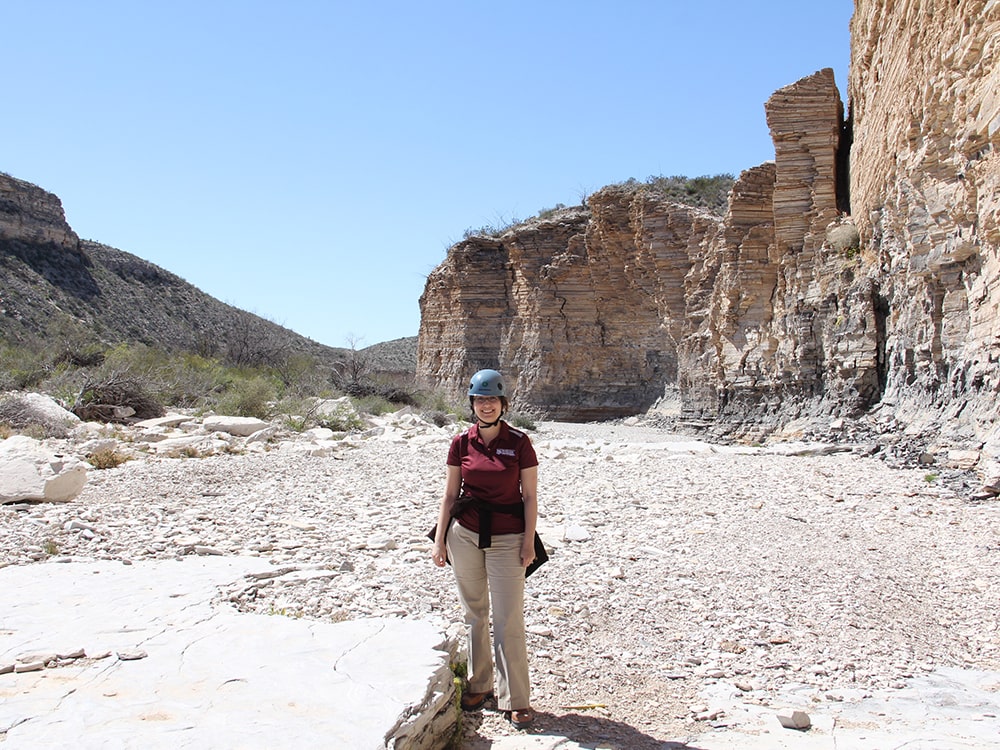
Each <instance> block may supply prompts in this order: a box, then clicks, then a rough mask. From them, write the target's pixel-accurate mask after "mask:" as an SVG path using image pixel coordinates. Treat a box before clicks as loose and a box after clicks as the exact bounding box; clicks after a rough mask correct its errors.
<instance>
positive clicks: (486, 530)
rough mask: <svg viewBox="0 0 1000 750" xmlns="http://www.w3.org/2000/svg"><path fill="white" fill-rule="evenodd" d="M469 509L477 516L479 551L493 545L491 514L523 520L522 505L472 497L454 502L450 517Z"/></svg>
mask: <svg viewBox="0 0 1000 750" xmlns="http://www.w3.org/2000/svg"><path fill="white" fill-rule="evenodd" d="M469 508H475V510H476V512H477V513H478V514H479V549H487V548H488V547H491V546H492V545H493V539H492V537H493V514H494V513H503V514H504V515H506V516H516V517H518V518H524V503H523V502H522V503H490V502H487V501H486V500H479V499H477V498H474V497H460V498H458V500H456V501H455V508H454V512H453V513H452V517H454V516H457V515H459V514H460V513H464V512H465V511H466V510H467V509H469Z"/></svg>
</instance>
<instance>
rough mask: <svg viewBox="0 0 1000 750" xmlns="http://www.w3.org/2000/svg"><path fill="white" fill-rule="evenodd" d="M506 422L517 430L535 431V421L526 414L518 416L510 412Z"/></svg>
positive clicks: (516, 413) (518, 414) (536, 426)
mask: <svg viewBox="0 0 1000 750" xmlns="http://www.w3.org/2000/svg"><path fill="white" fill-rule="evenodd" d="M507 421H508V422H510V423H511V424H512V425H514V427H517V428H518V429H519V430H537V429H538V425H537V424H535V420H534V419H533V418H532V417H531V416H530V415H528V414H520V413H518V412H515V411H512V412H511V413H510V414H508V415H507Z"/></svg>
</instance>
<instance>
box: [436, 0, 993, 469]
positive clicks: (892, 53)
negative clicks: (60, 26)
mask: <svg viewBox="0 0 1000 750" xmlns="http://www.w3.org/2000/svg"><path fill="white" fill-rule="evenodd" d="M997 39H1000V4H998V3H996V2H987V1H986V0H960V2H957V3H951V2H944V0H927V1H925V2H906V3H891V4H889V3H885V2H873V1H868V0H859V2H858V3H857V4H856V12H855V16H854V19H853V21H852V60H851V74H850V81H849V94H850V96H849V107H848V110H849V111H848V116H847V118H846V119H845V117H844V105H843V103H842V100H841V98H840V94H839V92H838V89H837V86H836V83H835V81H834V76H833V73H832V71H831V70H822V71H819V72H817V73H815V74H813V75H811V76H807V77H805V78H803V79H801V80H799V81H797V82H795V83H793V84H791V85H789V86H786V87H784V88H782V89H781V90H779V91H777V92H775V94H774V95H773V96H772V97H771V98H770V99H769V100H768V102H767V103H766V105H765V113H766V117H767V123H768V126H769V128H770V131H771V135H772V139H773V141H774V146H775V159H774V161H773V162H771V163H766V164H763V165H760V166H758V167H754V168H750V169H747V170H746V171H744V172H743V174H742V175H740V177H739V179H738V180H737V183H736V185H735V186H734V188H733V190H732V192H731V194H730V199H729V207H728V211H727V213H726V215H725V216H724V217H723V218H717V217H714V216H712V215H710V214H705V213H703V212H700V211H698V210H697V209H692V208H689V207H685V206H681V205H678V204H672V203H669V202H668V201H666V200H665V199H664V198H662V197H660V196H658V195H657V194H656V193H655V192H654V191H653V190H652V188H650V187H648V186H618V187H609V188H605V189H603V190H600V191H598V192H596V193H594V194H593V195H592V196H590V198H589V200H588V202H587V206H586V207H584V208H579V209H575V210H568V211H566V212H564V213H562V214H558V215H556V216H554V217H550V218H549V219H547V220H545V221H541V220H533V221H531V222H528V223H526V224H523V225H521V226H519V227H514V228H512V229H510V230H508V231H507V232H506V233H505V234H502V235H500V236H498V237H493V238H483V237H474V238H471V239H468V240H466V241H464V242H462V243H459V244H458V245H456V246H455V247H453V248H452V249H451V250H450V251H449V253H448V256H447V258H446V259H445V261H444V262H443V263H442V264H441V265H440V266H439V267H438V268H437V269H436V270H435V271H434V272H433V273H432V274H431V276H430V277H429V279H428V282H427V286H426V288H425V291H424V294H423V296H422V298H421V316H422V317H421V330H420V342H419V351H418V362H417V374H418V376H419V378H420V379H421V380H422V381H424V382H426V383H428V384H432V385H437V386H440V387H445V388H452V389H457V388H460V387H461V386H462V384H463V383H464V381H465V379H466V378H467V377H468V375H469V374H470V373H471V372H473V371H474V370H476V369H478V368H480V367H495V368H498V369H500V370H502V371H503V372H504V374H505V376H506V377H507V378H508V379H509V380H510V384H511V387H512V390H513V392H514V393H515V395H516V402H515V406H516V407H517V408H520V409H523V410H525V411H531V412H535V413H538V414H542V415H552V416H554V417H557V418H560V419H568V420H575V421H587V420H592V419H599V418H604V417H614V416H620V415H623V414H627V413H639V412H643V411H646V410H648V409H650V408H651V407H654V406H656V407H658V408H659V409H660V411H663V412H666V413H672V414H674V415H675V416H680V417H682V418H685V419H687V420H688V421H689V423H692V424H695V423H705V424H710V425H713V427H714V429H715V431H716V433H718V434H723V433H724V434H727V435H728V436H730V437H737V438H742V439H744V440H756V439H760V437H761V436H763V435H767V434H770V433H773V432H774V431H776V430H781V429H787V428H788V425H789V424H802V423H803V420H810V419H811V420H813V421H812V427H811V428H810V429H816V430H822V429H825V428H823V427H822V422H823V421H824V420H825V421H826V422H830V421H831V420H837V419H842V418H847V419H852V418H856V417H857V416H859V415H861V414H865V413H870V412H872V411H873V410H878V413H879V414H880V416H881V418H885V419H894V420H896V422H897V424H899V425H900V429H910V430H911V431H912V432H911V435H912V436H914V437H917V436H920V437H922V438H923V439H926V440H928V441H932V440H935V439H938V438H940V437H941V436H942V433H943V434H944V436H945V437H946V439H948V440H952V441H954V442H955V443H957V444H963V443H964V444H971V445H974V446H975V447H979V446H980V445H981V444H983V443H986V444H987V446H989V452H990V455H991V457H992V458H991V460H994V461H995V460H996V458H997V457H998V455H1000V436H998V432H997V430H998V427H997V422H996V416H997V415H996V409H995V404H996V401H997V398H998V395H1000V292H998V291H997V290H998V289H1000V283H998V281H1000V279H998V276H1000V252H998V248H1000V198H998V196H1000V177H998V175H1000V164H998V163H997V159H998V158H1000V156H998V153H1000V97H998V96H997V94H996V92H997V91H1000V64H998V60H997V55H998V54H1000V51H998V49H997V42H996V40H997ZM817 420H818V421H817ZM938 423H944V424H945V425H946V427H945V429H944V430H943V431H942V430H939V429H938V427H937V425H938Z"/></svg>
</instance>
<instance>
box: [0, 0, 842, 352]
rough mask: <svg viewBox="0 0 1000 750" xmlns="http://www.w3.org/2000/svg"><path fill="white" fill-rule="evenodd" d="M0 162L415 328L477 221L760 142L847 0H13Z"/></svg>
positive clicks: (196, 276)
mask: <svg viewBox="0 0 1000 750" xmlns="http://www.w3.org/2000/svg"><path fill="white" fill-rule="evenodd" d="M4 5H5V7H4V9H3V13H2V14H0V15H2V21H0V23H2V27H3V54H4V60H5V63H6V64H5V66H4V67H5V75H4V82H3V109H2V113H3V116H2V117H0V144H2V145H0V171H3V172H7V173H8V174H11V175H13V176H14V177H17V178H19V179H23V180H27V181H29V182H32V183H35V184H37V185H39V186H41V187H42V188H44V189H46V190H49V191H50V192H53V193H55V194H56V195H58V196H59V197H60V198H61V199H62V202H63V206H64V208H65V210H66V216H67V219H68V220H69V223H70V225H71V226H72V227H73V228H74V229H75V230H76V231H77V233H78V234H79V235H80V236H81V237H83V238H85V239H92V240H96V241H98V242H103V243H105V244H107V245H111V246H113V247H117V248H119V249H121V250H126V251H128V252H130V253H133V254H135V255H138V256H139V257H141V258H145V259H146V260H149V261H151V262H153V263H156V264H157V265H160V266H162V267H163V268H165V269H167V270H168V271H171V272H173V273H175V274H177V275H179V276H181V277H182V278H184V279H186V280H187V281H189V282H191V283H192V284H194V285H196V286H197V287H199V288H200V289H202V290H203V291H205V292H207V293H209V294H211V295H213V296H215V297H217V298H219V299H221V300H223V301H225V302H229V303H230V304H233V305H236V306H237V307H241V308H243V309H246V310H250V311H252V312H255V313H257V314H258V315H262V316H264V317H267V318H269V319H271V320H273V321H275V322H277V323H280V324H282V325H285V326H287V327H289V328H291V329H293V330H295V331H297V332H299V333H301V334H304V335H306V336H309V337H310V338H313V339H316V340H317V341H320V342H322V343H324V344H328V345H331V346H345V345H346V344H347V343H348V342H349V341H354V342H355V343H356V344H357V345H358V346H360V347H363V346H368V345H371V344H375V343H378V342H380V341H387V340H390V339H395V338H400V337H403V336H414V335H416V334H417V331H418V327H419V324H420V311H419V306H418V299H419V297H420V294H421V293H422V291H423V287H424V281H425V278H426V276H427V274H428V273H430V271H431V270H433V269H434V268H435V266H437V265H438V264H439V263H440V262H441V261H442V260H444V258H445V254H446V251H447V248H448V247H449V245H451V244H452V243H454V242H456V241H458V240H459V239H461V238H462V235H463V233H464V232H465V230H466V229H467V228H469V227H479V226H482V225H484V224H496V223H498V222H499V221H507V220H509V219H511V218H514V217H516V218H527V217H529V216H531V215H533V214H535V213H536V212H538V211H539V210H540V209H544V208H550V207H552V206H554V205H555V204H557V203H564V204H568V205H571V204H575V203H578V202H579V201H580V198H581V197H582V196H583V195H585V194H588V193H592V192H594V191H596V190H598V189H600V188H601V187H603V186H604V185H608V184H611V183H614V182H620V181H622V180H626V179H628V178H629V177H635V178H637V179H640V180H644V179H646V178H647V177H649V176H650V175H658V174H664V175H686V176H688V177H695V176H699V175H705V174H718V173H722V172H729V173H732V174H734V175H738V174H739V173H740V172H741V171H742V170H744V169H747V168H749V167H752V166H756V165H757V164H760V163H761V162H764V161H767V160H769V159H773V158H774V149H773V145H772V143H771V140H770V137H769V134H768V130H767V125H766V122H765V119H764V102H765V101H766V100H767V98H768V97H769V96H770V95H771V94H772V93H773V92H774V91H775V90H776V89H779V88H781V87H782V86H785V85H787V84H790V83H793V82H794V81H796V80H798V79H799V78H802V77H804V76H807V75H810V74H812V73H814V72H815V71H817V70H819V69H821V68H825V67H831V68H833V69H834V71H835V75H836V80H837V85H838V87H839V88H840V91H841V97H842V98H844V99H845V105H846V97H847V94H846V89H847V66H848V59H849V55H850V38H849V28H848V24H849V21H850V17H851V13H852V11H853V3H852V2H850V0H824V1H823V2H803V0H769V1H768V2H760V3H749V2H746V0H731V1H730V0H724V1H719V2H712V1H711V0H702V2H690V0H687V1H685V2H674V1H673V0H669V1H668V0H662V1H659V2H657V1H655V0H614V2H611V1H609V0H601V1H600V2H596V1H592V0H573V2H566V1H565V0H553V1H552V2H547V1H546V0H531V1H528V2H526V1H523V0H508V1H507V2H484V1H476V2H474V1H473V0H468V1H466V2H458V1H455V0H452V1H448V2H437V1H435V0H427V1H426V2H413V1H412V0H408V1H405V2H404V1H401V0H381V1H379V0H370V1H368V2H365V1H364V0H359V1H358V2H339V1H335V0H330V1H329V2H319V1H318V0H317V1H306V0H284V1H283V2H275V1H274V0H272V1H271V2H259V1H257V0H244V1H243V2H235V1H229V2H222V1H215V0H198V2H190V1H189V0H173V1H172V2H156V3H154V2H148V3H147V2H141V1H140V0H127V1H125V2H108V1H106V0H89V1H88V2H79V1H78V0H62V1H55V0H32V2H7V3H5V4H4Z"/></svg>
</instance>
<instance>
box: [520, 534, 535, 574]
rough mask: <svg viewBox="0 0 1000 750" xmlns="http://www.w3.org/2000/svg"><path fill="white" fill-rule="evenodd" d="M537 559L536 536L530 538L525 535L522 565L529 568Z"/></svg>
mask: <svg viewBox="0 0 1000 750" xmlns="http://www.w3.org/2000/svg"><path fill="white" fill-rule="evenodd" d="M534 561H535V537H534V536H532V537H531V538H528V535H527V534H525V535H524V543H523V544H522V545H521V567H523V568H527V567H528V566H529V565H531V563H533V562H534Z"/></svg>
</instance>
